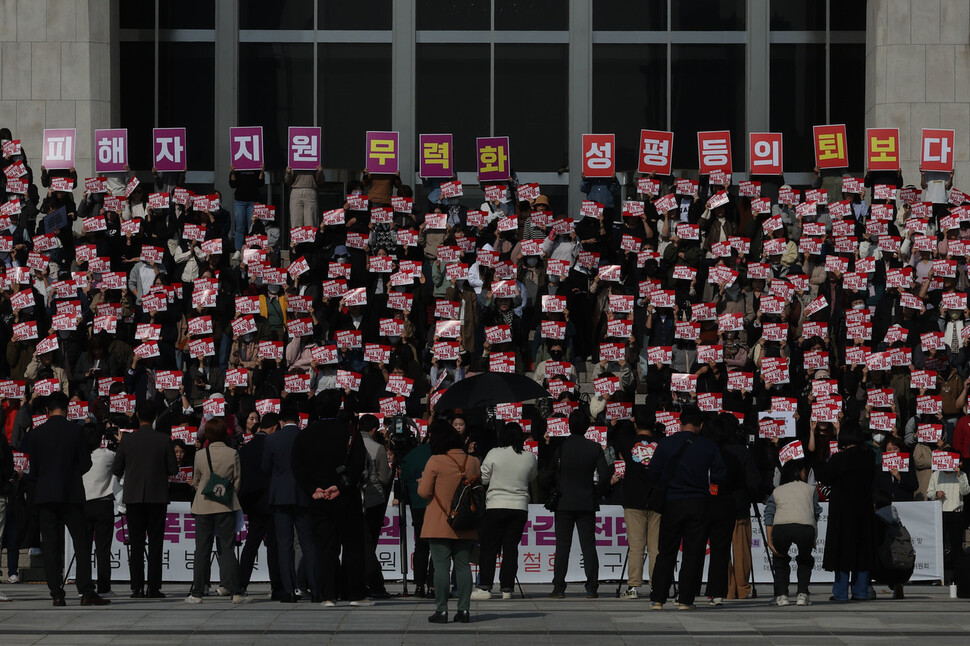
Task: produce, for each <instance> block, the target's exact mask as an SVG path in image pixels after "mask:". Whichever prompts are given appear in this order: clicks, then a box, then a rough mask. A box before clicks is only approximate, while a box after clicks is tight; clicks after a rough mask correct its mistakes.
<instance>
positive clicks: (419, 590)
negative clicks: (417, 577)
mask: <svg viewBox="0 0 970 646" xmlns="http://www.w3.org/2000/svg"><path fill="white" fill-rule="evenodd" d="M425 594H427V592H425V589H424V586H423V585H419V586H417V587H416V588H414V596H415V597H416V598H418V599H424V595H425Z"/></svg>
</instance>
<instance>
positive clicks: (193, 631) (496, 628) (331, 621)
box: [0, 585, 970, 646]
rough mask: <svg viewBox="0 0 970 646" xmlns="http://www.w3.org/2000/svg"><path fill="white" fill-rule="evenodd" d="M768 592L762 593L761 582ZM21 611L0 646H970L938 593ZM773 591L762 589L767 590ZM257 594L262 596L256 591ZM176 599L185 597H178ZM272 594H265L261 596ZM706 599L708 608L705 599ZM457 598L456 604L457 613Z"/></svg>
mask: <svg viewBox="0 0 970 646" xmlns="http://www.w3.org/2000/svg"><path fill="white" fill-rule="evenodd" d="M765 587H766V586H765ZM3 588H4V591H5V592H6V593H7V594H8V595H9V596H11V597H12V598H13V599H14V602H13V603H9V604H2V605H0V644H3V646H17V645H20V644H108V643H110V644H199V645H204V646H219V645H222V644H227V645H228V644H231V645H233V646H243V645H245V644H292V643H310V644H337V645H342V644H346V645H348V646H350V645H353V646H367V645H369V644H381V645H390V644H416V645H417V644H448V646H453V645H454V644H456V643H460V644H463V645H466V644H488V645H489V646H495V645H496V644H501V646H512V645H513V644H528V645H529V646H535V645H538V644H578V643H592V644H596V645H597V646H600V645H603V646H612V645H624V644H633V643H636V644H643V643H645V642H646V641H649V642H651V643H654V644H658V643H659V644H664V645H667V644H674V645H679V644H715V645H716V646H731V645H734V644H738V645H739V646H740V645H742V644H743V645H745V646H748V645H750V644H783V645H784V646H800V645H802V644H805V645H812V646H818V645H825V644H865V643H873V644H876V643H878V644H880V646H882V645H884V644H912V642H913V641H914V639H919V640H920V643H929V642H932V643H933V646H943V645H946V644H966V642H967V639H968V637H970V622H968V621H967V610H968V609H970V604H968V602H967V601H965V600H951V599H949V596H948V592H947V591H946V590H945V589H943V588H939V587H927V586H919V587H917V586H912V587H910V588H908V590H907V595H908V598H907V599H906V600H905V601H891V600H879V601H869V602H862V603H852V604H843V605H840V604H834V603H829V602H828V601H826V600H827V599H828V594H829V591H828V590H827V589H826V588H825V587H823V586H818V587H817V588H813V595H814V597H815V599H814V600H815V604H814V605H812V606H811V607H807V608H796V607H794V606H792V607H788V608H777V607H774V606H771V605H769V599H767V598H759V599H755V600H746V601H736V602H727V603H726V604H725V606H723V607H721V608H710V607H707V606H703V607H699V608H698V609H697V610H694V611H691V612H681V611H677V610H676V609H675V607H674V606H672V605H668V608H667V609H666V610H663V611H661V612H656V611H650V610H649V609H648V602H647V601H646V600H638V601H619V600H617V599H613V598H605V596H606V595H607V594H609V593H611V592H612V591H613V590H614V589H615V588H612V587H609V588H608V589H607V587H606V586H604V588H602V590H603V592H604V598H600V599H597V600H586V599H584V598H583V597H582V596H581V594H580V590H581V587H580V586H578V585H576V586H573V589H572V590H571V594H570V596H567V598H566V599H565V600H552V599H547V598H545V597H544V596H543V595H544V594H546V593H548V590H547V589H545V588H539V587H527V588H526V594H527V595H530V596H529V598H527V599H518V598H517V599H515V600H513V601H501V600H492V601H486V602H474V601H473V602H472V615H473V623H471V624H467V625H458V624H451V625H448V626H438V625H432V624H429V623H427V616H428V615H429V614H430V613H431V611H432V608H431V602H430V601H423V600H422V601H416V600H414V599H394V600H390V601H386V602H382V603H380V604H379V605H377V606H375V607H372V608H350V607H348V606H346V605H341V606H340V607H338V608H336V609H329V610H328V609H324V608H322V607H320V606H318V605H312V604H310V603H300V604H297V605H282V604H279V603H276V602H271V601H268V600H257V601H254V602H253V603H252V604H249V605H245V606H233V605H232V604H231V603H230V602H229V600H228V599H225V598H211V597H210V598H207V599H206V600H205V602H204V603H203V604H201V605H198V606H189V605H187V604H185V603H183V602H182V596H181V592H182V589H183V588H184V586H174V585H173V586H168V588H167V592H168V593H169V594H170V595H171V597H170V598H169V599H164V600H153V601H135V600H131V599H127V598H124V599H119V598H116V599H115V600H114V603H113V604H112V605H111V606H108V607H105V608H83V609H82V608H81V607H80V606H79V605H78V599H77V598H69V605H68V607H66V608H53V607H51V603H50V600H49V599H48V598H47V596H46V594H45V593H46V590H45V588H43V587H42V586H38V585H16V586H11V585H4V586H3ZM766 591H767V590H765V591H764V592H766ZM256 592H260V590H259V589H257V590H256ZM176 593H178V594H176ZM263 596H264V595H263ZM705 602H706V600H705ZM453 608H454V601H452V609H453Z"/></svg>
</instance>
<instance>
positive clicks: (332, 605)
mask: <svg viewBox="0 0 970 646" xmlns="http://www.w3.org/2000/svg"><path fill="white" fill-rule="evenodd" d="M320 605H321V606H323V607H324V608H336V607H337V602H336V601H332V600H330V599H327V600H325V601H321V602H320Z"/></svg>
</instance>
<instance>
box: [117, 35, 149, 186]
mask: <svg viewBox="0 0 970 646" xmlns="http://www.w3.org/2000/svg"><path fill="white" fill-rule="evenodd" d="M119 48H120V59H121V60H120V68H119V75H120V78H123V79H137V81H136V82H135V83H132V85H131V86H129V87H128V89H125V90H122V92H121V93H120V94H121V107H120V111H121V127H122V128H128V155H129V157H130V159H129V162H128V163H129V165H130V166H131V167H132V169H134V170H139V171H145V170H148V169H150V168H151V167H152V127H153V123H152V122H153V121H154V119H155V83H154V82H153V72H152V70H154V69H155V45H154V44H153V43H152V42H150V41H146V42H130V41H122V42H121V43H120V44H119ZM133 88H134V89H133Z"/></svg>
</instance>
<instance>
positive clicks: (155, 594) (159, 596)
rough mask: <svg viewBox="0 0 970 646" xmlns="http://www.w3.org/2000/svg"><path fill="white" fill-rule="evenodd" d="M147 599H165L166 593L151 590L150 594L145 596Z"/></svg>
mask: <svg viewBox="0 0 970 646" xmlns="http://www.w3.org/2000/svg"><path fill="white" fill-rule="evenodd" d="M145 598H146V599H164V598H165V593H164V592H162V591H161V590H149V591H148V594H146V595H145Z"/></svg>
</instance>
